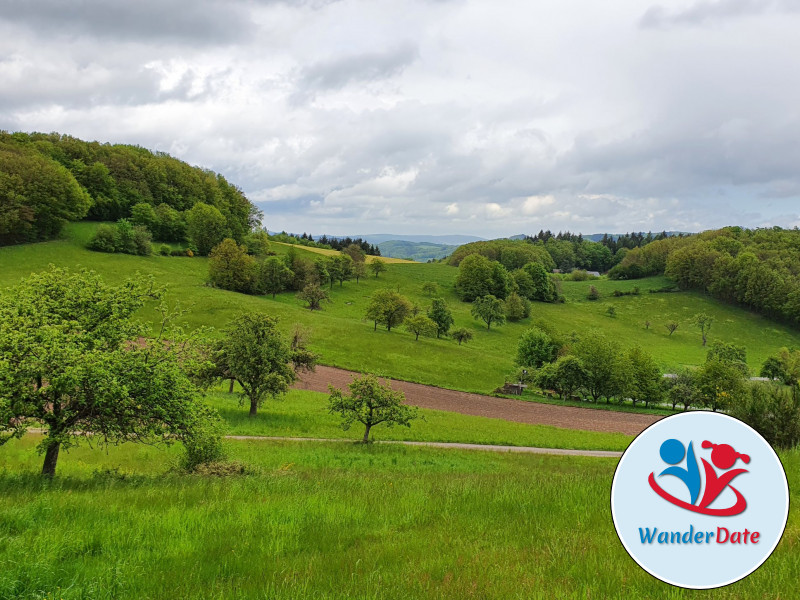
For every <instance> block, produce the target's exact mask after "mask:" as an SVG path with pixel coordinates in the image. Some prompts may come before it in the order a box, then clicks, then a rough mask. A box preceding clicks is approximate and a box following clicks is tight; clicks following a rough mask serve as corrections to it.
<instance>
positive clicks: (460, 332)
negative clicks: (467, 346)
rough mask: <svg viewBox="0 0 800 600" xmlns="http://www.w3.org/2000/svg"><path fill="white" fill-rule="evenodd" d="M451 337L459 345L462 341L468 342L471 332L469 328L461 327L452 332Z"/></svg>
mask: <svg viewBox="0 0 800 600" xmlns="http://www.w3.org/2000/svg"><path fill="white" fill-rule="evenodd" d="M452 335H453V339H454V340H455V341H457V342H458V345H459V346H460V345H461V344H462V343H465V342H468V341H470V340H471V339H472V332H471V331H470V330H469V329H465V328H464V327H461V328H460V329H456V330H455V331H454V332H453V334H452Z"/></svg>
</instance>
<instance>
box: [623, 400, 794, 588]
mask: <svg viewBox="0 0 800 600" xmlns="http://www.w3.org/2000/svg"><path fill="white" fill-rule="evenodd" d="M611 515H612V517H613V519H614V527H615V528H616V530H617V535H618V536H619V539H620V541H621V542H622V545H623V546H624V547H625V550H627V552H628V554H630V555H631V558H633V560H635V561H636V562H637V563H638V564H639V566H641V567H642V568H643V569H644V570H645V571H647V572H648V573H650V574H651V575H653V576H655V577H657V578H658V579H660V580H662V581H665V582H666V583H669V584H672V585H675V586H679V587H684V588H692V589H709V588H716V587H721V586H724V585H728V584H730V583H733V582H735V581H738V580H739V579H742V578H743V577H746V576H747V575H749V574H750V573H752V572H753V571H755V570H756V569H757V568H758V567H759V566H761V564H762V563H763V562H764V561H765V560H767V558H768V557H769V555H770V554H772V551H773V550H774V549H775V547H776V546H777V545H778V542H779V541H780V539H781V536H782V535H783V530H784V528H785V527H786V519H787V517H788V515H789V486H788V484H787V482H786V474H785V473H784V470H783V465H781V462H780V460H779V459H778V456H777V455H776V454H775V451H774V450H773V449H772V447H771V446H770V445H769V444H768V443H767V441H766V440H765V439H764V438H763V437H761V435H759V434H758V433H757V432H756V431H755V430H754V429H752V428H751V427H749V426H748V425H745V424H744V423H742V422H741V421H738V420H737V419H734V418H733V417H729V416H727V415H722V414H718V413H711V412H699V411H698V412H690V413H684V414H679V415H673V416H670V417H667V418H665V419H662V420H660V421H658V422H656V423H655V424H653V425H651V426H650V427H648V428H647V429H645V430H644V431H643V432H642V433H640V434H639V435H638V436H637V437H636V439H635V440H633V442H631V445H630V446H628V449H627V450H625V453H624V454H623V455H622V458H621V459H620V461H619V464H618V465H617V470H616V472H615V473H614V481H613V483H612V485H611Z"/></svg>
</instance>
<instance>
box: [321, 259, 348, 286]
mask: <svg viewBox="0 0 800 600" xmlns="http://www.w3.org/2000/svg"><path fill="white" fill-rule="evenodd" d="M327 269H328V274H329V275H330V280H331V287H333V283H334V282H335V281H338V282H339V286H340V287H341V286H342V285H343V284H344V282H345V281H348V280H350V279H352V278H353V259H352V258H350V255H348V254H338V255H336V256H332V257H331V258H329V259H328V262H327Z"/></svg>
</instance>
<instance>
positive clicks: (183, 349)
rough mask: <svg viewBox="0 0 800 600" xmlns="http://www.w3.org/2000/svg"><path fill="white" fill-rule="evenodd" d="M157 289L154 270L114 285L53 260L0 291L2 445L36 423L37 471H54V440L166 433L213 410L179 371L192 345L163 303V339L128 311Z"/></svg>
mask: <svg viewBox="0 0 800 600" xmlns="http://www.w3.org/2000/svg"><path fill="white" fill-rule="evenodd" d="M162 298H163V290H161V289H156V288H155V287H154V286H153V281H152V279H143V278H141V277H137V278H135V279H131V280H128V281H126V282H125V283H123V284H121V285H117V286H112V285H107V284H106V283H105V282H104V281H103V280H102V279H101V278H100V277H99V276H98V275H97V274H95V273H94V272H92V271H80V272H70V271H69V270H67V269H58V268H55V267H51V268H50V269H49V270H48V271H45V272H42V273H38V274H33V275H31V276H30V277H28V278H26V279H25V280H23V281H22V283H20V284H19V285H17V286H16V287H14V288H11V289H10V290H8V291H7V292H6V293H4V294H2V295H0V445H2V444H3V443H5V442H7V441H8V440H9V439H11V438H13V437H21V436H22V435H23V434H24V433H25V430H26V429H27V428H28V427H29V426H31V425H35V426H42V427H44V428H45V437H44V439H43V441H42V442H41V443H40V444H39V450H40V451H41V452H43V453H44V455H45V456H44V464H43V466H42V474H43V475H47V476H53V475H54V474H55V472H56V465H57V463H58V457H59V452H60V451H61V450H62V449H67V448H70V447H72V446H76V445H79V444H80V443H82V442H86V443H88V444H89V445H94V444H97V445H99V446H106V445H116V444H120V443H123V442H128V441H134V442H147V443H169V442H170V441H172V440H173V439H176V438H177V439H188V438H189V437H191V436H192V435H193V433H194V432H195V431H196V430H197V428H198V427H201V426H202V423H203V422H205V421H208V420H213V419H214V414H215V413H214V412H213V411H211V410H210V409H208V408H207V407H205V405H204V404H203V403H202V402H201V401H200V400H199V396H198V389H197V387H196V386H195V384H194V383H193V382H192V380H191V379H190V377H189V375H188V374H187V373H189V372H192V371H193V370H194V367H195V366H196V365H197V364H198V358H197V356H196V355H195V354H194V353H193V351H192V349H193V345H192V344H191V343H190V342H189V340H187V339H186V338H185V337H183V336H182V334H181V332H180V331H178V330H172V329H170V328H169V320H170V317H171V315H170V314H169V313H168V311H167V310H166V309H165V308H164V306H163V304H162V306H161V314H162V320H161V326H162V327H161V332H162V335H165V336H166V335H168V336H169V338H168V339H169V341H167V340H165V339H163V338H160V337H159V338H156V339H149V340H148V339H145V337H144V336H145V335H146V333H148V332H149V331H150V327H149V326H148V325H145V324H144V323H140V322H137V321H135V320H134V318H133V317H134V314H135V313H136V312H137V311H138V310H139V309H140V308H141V307H142V306H143V305H144V304H145V303H146V302H148V301H153V300H160V299H162ZM132 340H138V342H132Z"/></svg>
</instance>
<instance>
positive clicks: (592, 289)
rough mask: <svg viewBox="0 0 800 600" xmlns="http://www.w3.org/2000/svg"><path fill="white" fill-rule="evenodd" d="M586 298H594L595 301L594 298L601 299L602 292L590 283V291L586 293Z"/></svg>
mask: <svg viewBox="0 0 800 600" xmlns="http://www.w3.org/2000/svg"><path fill="white" fill-rule="evenodd" d="M586 299H587V300H593V301H594V300H599V299H600V292H599V291H598V290H597V288H596V287H594V286H593V285H590V286H589V293H588V294H586Z"/></svg>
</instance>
